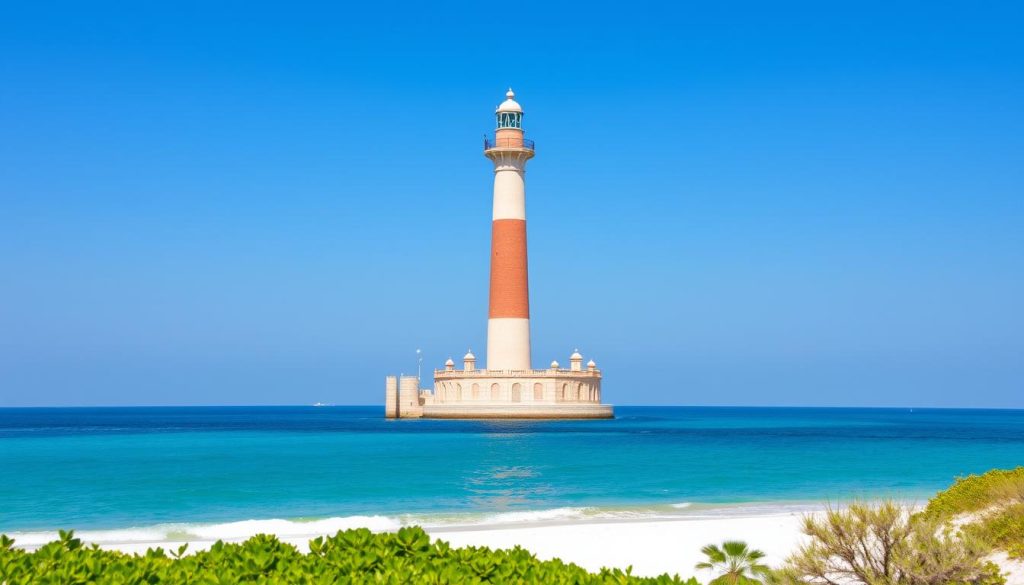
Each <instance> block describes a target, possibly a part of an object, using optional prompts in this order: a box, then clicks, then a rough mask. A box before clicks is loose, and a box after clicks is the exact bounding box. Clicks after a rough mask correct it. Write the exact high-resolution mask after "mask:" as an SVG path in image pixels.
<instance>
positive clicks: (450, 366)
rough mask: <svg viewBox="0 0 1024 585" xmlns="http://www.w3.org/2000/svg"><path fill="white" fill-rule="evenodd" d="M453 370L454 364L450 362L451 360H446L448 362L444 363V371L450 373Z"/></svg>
mask: <svg viewBox="0 0 1024 585" xmlns="http://www.w3.org/2000/svg"><path fill="white" fill-rule="evenodd" d="M454 370H455V362H454V361H452V358H448V361H446V362H445V363H444V371H446V372H451V371H454Z"/></svg>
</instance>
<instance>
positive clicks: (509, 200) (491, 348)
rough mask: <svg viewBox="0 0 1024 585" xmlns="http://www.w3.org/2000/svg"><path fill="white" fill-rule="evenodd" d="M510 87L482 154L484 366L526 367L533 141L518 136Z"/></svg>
mask: <svg viewBox="0 0 1024 585" xmlns="http://www.w3.org/2000/svg"><path fill="white" fill-rule="evenodd" d="M515 97H516V94H515V93H514V92H513V91H512V89H511V88H509V90H508V93H506V94H505V98H506V99H505V101H504V102H502V103H501V105H499V106H498V108H497V110H496V111H495V115H494V116H495V121H496V123H497V128H496V129H495V131H494V138H493V139H491V138H485V139H484V155H485V156H486V157H487V158H489V159H491V162H493V163H494V207H493V213H492V217H491V222H492V223H491V288H490V303H489V305H488V314H487V364H486V365H487V369H489V370H529V369H530V287H529V277H528V272H529V271H528V270H527V255H526V161H528V160H530V159H531V158H533V154H534V147H533V142H532V141H530V140H526V138H525V137H524V135H523V108H522V107H520V105H519V103H518V102H516V100H515Z"/></svg>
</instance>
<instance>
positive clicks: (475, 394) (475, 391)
mask: <svg viewBox="0 0 1024 585" xmlns="http://www.w3.org/2000/svg"><path fill="white" fill-rule="evenodd" d="M470 392H471V393H472V395H473V400H479V399H480V384H473V388H472V389H470Z"/></svg>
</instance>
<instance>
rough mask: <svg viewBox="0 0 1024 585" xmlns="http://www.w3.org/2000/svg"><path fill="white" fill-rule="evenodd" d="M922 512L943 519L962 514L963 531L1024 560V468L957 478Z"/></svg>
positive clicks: (997, 470)
mask: <svg viewBox="0 0 1024 585" xmlns="http://www.w3.org/2000/svg"><path fill="white" fill-rule="evenodd" d="M921 515H922V516H923V517H926V518H932V519H937V520H941V521H949V520H953V519H957V518H958V517H959V518H958V519H959V520H960V521H961V522H963V528H962V530H963V531H964V533H966V534H969V535H971V536H973V537H975V538H978V539H981V540H983V541H985V542H987V543H988V544H989V546H991V547H993V548H998V549H1001V550H1005V551H1006V552H1007V553H1008V554H1009V555H1010V556H1011V557H1014V558H1019V559H1024V467H1018V468H1016V469H993V470H992V471H988V472H986V473H983V474H981V475H970V476H967V477H961V478H957V480H956V482H955V483H954V484H953V485H952V486H950V487H949V489H946V490H944V491H941V492H939V493H938V494H936V496H935V497H934V498H932V500H931V501H930V502H928V507H926V508H925V510H924V512H922V514H921ZM964 515H969V516H967V517H966V518H965V517H964ZM965 520H966V521H965Z"/></svg>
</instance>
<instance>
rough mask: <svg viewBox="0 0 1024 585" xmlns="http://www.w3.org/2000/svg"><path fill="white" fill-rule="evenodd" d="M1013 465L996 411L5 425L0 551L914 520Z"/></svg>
mask: <svg viewBox="0 0 1024 585" xmlns="http://www.w3.org/2000/svg"><path fill="white" fill-rule="evenodd" d="M1018 465H1024V411H1008V410H920V409H914V410H910V409H827V408H681V407H680V408H675V407H672V408H668V407H618V408H617V409H616V418H615V419H614V420H608V421H571V422H570V421H559V422H541V421H522V422H507V421H501V422H498V421H495V422H486V421H427V420H419V421H417V420H403V421H389V420H385V419H384V418H383V412H382V408H380V407H319V408H318V407H194V408H38V409H33V408H26V409H0V532H30V531H47V530H53V529H56V528H75V529H79V530H81V529H88V530H110V529H125V528H140V527H142V528H144V527H153V526H165V525H170V526H174V527H177V528H174V530H183V531H186V532H187V530H185V529H184V528H181V527H182V526H208V525H217V524H219V523H220V524H223V523H231V522H236V521H241V520H267V519H283V520H288V521H310V520H312V519H344V518H350V517H353V516H358V517H372V518H377V519H378V520H379V521H382V522H400V523H409V522H431V521H434V522H443V521H446V520H449V521H458V522H487V521H493V520H495V519H498V520H514V519H516V518H525V517H530V516H531V515H533V517H537V518H544V517H546V516H545V515H550V516H551V517H556V516H558V515H560V514H562V515H572V514H577V515H579V514H601V513H609V514H614V513H619V514H644V513H662V512H665V511H669V510H679V511H684V510H687V509H689V510H691V511H692V510H706V509H713V508H716V507H719V508H720V507H725V508H727V507H729V505H733V504H744V505H748V506H759V505H787V504H793V505H798V504H806V503H814V504H820V503H822V502H825V501H831V502H839V501H845V500H849V499H851V498H877V497H894V498H898V499H903V500H917V501H923V500H924V499H926V498H927V497H929V496H930V495H932V494H933V493H934V492H935V491H937V490H939V489H942V488H943V487H945V486H946V485H948V484H949V483H950V482H951V481H952V480H953V479H954V478H955V477H956V476H958V475H964V474H969V473H977V472H983V471H985V470H988V469H991V468H995V467H1003V468H1006V467H1014V466H1018ZM381 519H383V520H381ZM172 531H173V530H172ZM165 532H166V530H165Z"/></svg>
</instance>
